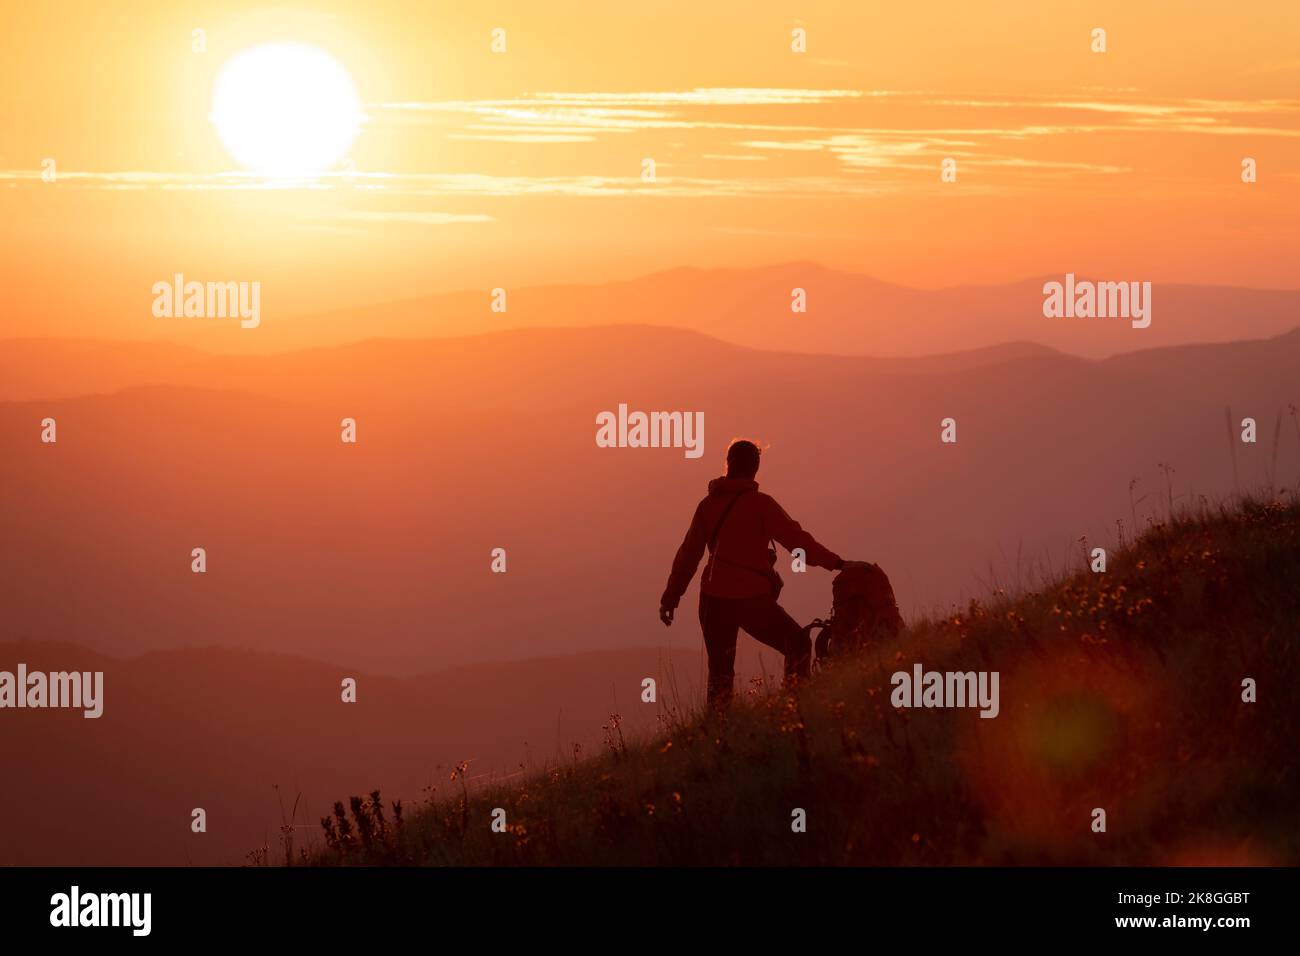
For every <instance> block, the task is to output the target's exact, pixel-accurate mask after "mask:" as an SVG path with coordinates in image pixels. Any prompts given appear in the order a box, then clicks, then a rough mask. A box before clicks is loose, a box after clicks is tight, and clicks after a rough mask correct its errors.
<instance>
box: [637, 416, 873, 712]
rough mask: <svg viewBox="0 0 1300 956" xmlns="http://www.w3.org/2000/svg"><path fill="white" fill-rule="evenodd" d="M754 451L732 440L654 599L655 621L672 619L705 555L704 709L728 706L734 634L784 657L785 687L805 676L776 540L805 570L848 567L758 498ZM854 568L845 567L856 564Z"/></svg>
mask: <svg viewBox="0 0 1300 956" xmlns="http://www.w3.org/2000/svg"><path fill="white" fill-rule="evenodd" d="M759 455H760V453H759V449H758V446H757V445H755V444H754V443H753V442H750V441H733V442H732V443H731V445H730V446H729V447H728V448H727V474H726V476H725V477H723V478H714V479H713V480H712V481H710V482H709V494H708V497H706V498H705V499H704V500H703V501H701V502H700V504H699V506H698V507H697V508H696V509H695V517H693V518H692V519H691V526H690V529H689V530H687V532H686V539H685V540H684V541H683V542H682V546H681V547H680V548H678V549H677V556H676V557H675V558H674V559H673V570H672V573H671V574H669V575H668V586H667V587H666V588H665V589H664V594H663V597H662V598H660V600H659V619H660V620H661V621H663V622H664V624H665V625H671V624H672V623H673V613H674V611H675V610H676V608H677V604H678V602H679V601H681V599H682V594H683V593H685V591H686V586H687V585H688V584H690V583H691V578H692V577H694V576H695V569H696V568H698V567H699V565H700V558H702V557H703V556H704V550H705V548H708V550H709V552H710V557H709V562H708V564H706V565H705V566H704V575H703V577H702V579H701V581H700V627H701V629H702V630H703V631H704V647H705V650H706V651H707V653H708V658H709V703H710V704H711V705H713V706H715V707H719V708H720V707H725V706H726V704H727V702H728V701H730V699H731V695H732V684H733V683H734V681H735V671H736V632H737V630H738V629H739V628H744V629H745V632H746V633H747V634H749V635H751V636H752V637H754V638H756V639H757V640H759V641H762V642H763V643H764V644H766V645H767V646H768V647H773V648H776V649H777V650H778V651H780V652H781V653H782V654H784V655H785V678H786V683H787V684H789V683H791V682H792V681H797V680H798V679H800V678H803V677H807V676H808V668H809V666H810V665H811V661H812V639H811V638H810V637H809V636H808V635H807V633H805V631H804V629H803V628H802V627H800V626H799V624H798V623H797V622H796V621H795V619H794V618H792V617H791V616H790V615H789V614H787V613H786V611H785V609H784V608H783V607H781V605H780V604H778V603H777V597H778V595H779V594H780V591H781V577H780V575H778V574H777V573H776V569H775V567H774V565H775V563H776V550H775V549H773V548H769V547H768V542H769V541H773V540H774V541H777V542H778V543H780V544H781V545H782V546H783V547H785V548H787V549H788V550H794V549H795V548H803V549H804V553H805V554H806V555H807V558H808V563H809V564H813V565H816V566H817V567H819V568H826V569H828V570H831V571H838V570H840V569H841V568H844V567H845V566H846V562H845V561H844V560H843V559H842V558H840V556H839V555H837V554H835V553H834V552H832V551H829V550H827V549H826V548H824V547H822V546H821V545H820V544H818V543H817V542H816V540H814V539H813V536H812V535H810V534H809V533H808V532H807V531H804V530H803V528H801V527H799V522H797V521H795V520H794V519H793V518H791V517H790V516H789V515H788V514H786V513H785V510H784V509H783V508H782V507H781V506H780V505H779V504H777V503H776V499H774V498H773V497H771V496H770V495H765V494H762V493H761V492H759V490H758V482H756V481H755V480H754V476H755V475H756V474H758V462H759ZM854 563H856V562H847V564H854Z"/></svg>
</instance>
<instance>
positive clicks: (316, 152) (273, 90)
mask: <svg viewBox="0 0 1300 956" xmlns="http://www.w3.org/2000/svg"><path fill="white" fill-rule="evenodd" d="M211 118H212V122H213V124H214V125H215V126H216V128H217V135H218V136H220V137H221V142H222V144H223V145H224V146H225V147H226V149H227V150H228V151H229V153H230V155H231V156H233V157H234V158H235V159H236V160H237V161H238V162H239V163H240V164H241V165H243V166H245V167H247V168H248V169H251V170H253V171H254V172H257V173H261V174H262V175H264V176H270V177H275V178H284V179H300V178H303V177H307V176H313V175H315V174H317V173H320V172H323V171H324V170H327V169H329V168H330V167H332V166H333V165H335V164H336V163H337V162H338V161H339V160H341V159H342V158H343V157H344V156H346V155H347V151H348V148H349V147H351V145H352V141H353V140H354V139H355V138H356V135H357V132H358V131H359V130H360V128H361V124H362V122H363V121H364V119H365V117H364V115H363V114H362V112H361V102H360V100H359V98H358V97H357V90H356V87H355V86H353V84H352V78H351V77H349V76H348V73H347V71H346V70H345V69H343V67H342V66H341V65H339V63H338V61H337V60H335V59H334V58H333V57H331V56H330V55H329V54H328V53H326V52H324V51H323V50H320V49H317V48H316V47H313V46H307V45H306V44H302V43H269V44H266V45H264V46H257V47H253V48H251V49H248V50H244V51H243V52H241V53H237V54H235V56H233V57H231V58H230V60H228V61H227V62H226V64H225V65H224V66H223V67H222V68H221V73H220V74H219V75H218V76H217V82H216V86H215V88H214V89H213V92H212V116H211Z"/></svg>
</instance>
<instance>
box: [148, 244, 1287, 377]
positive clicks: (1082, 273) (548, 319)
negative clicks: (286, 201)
mask: <svg viewBox="0 0 1300 956" xmlns="http://www.w3.org/2000/svg"><path fill="white" fill-rule="evenodd" d="M1067 272H1073V273H1076V274H1077V276H1078V278H1080V279H1083V278H1089V279H1093V280H1104V281H1133V280H1141V279H1148V280H1149V279H1150V277H1143V276H1133V275H1100V276H1094V275H1091V274H1090V273H1089V272H1088V271H1087V270H1078V269H1072V268H1071V267H1070V266H1069V265H1068V264H1063V265H1062V269H1061V273H1060V274H1058V275H1050V276H1043V277H1039V278H1033V279H1027V280H1023V281H1019V282H1010V283H1000V284H990V285H958V286H950V287H946V288H939V289H916V288H910V287H907V286H901V285H896V284H893V283H889V282H884V281H881V280H879V279H875V278H872V277H870V276H867V275H862V274H858V273H852V272H843V271H838V270H834V269H828V268H826V267H824V266H820V265H817V264H815V263H811V262H790V263H782V264H778V265H771V266H759V267H754V268H748V269H699V268H689V267H688V268H679V269H671V270H667V271H663V272H657V273H652V274H650V275H645V276H640V277H637V278H632V279H626V280H619V281H612V282H606V283H601V284H593V285H578V284H566V285H545V286H520V287H512V286H511V285H510V283H509V279H508V277H505V278H503V279H502V281H501V284H500V286H499V288H501V289H503V290H504V292H505V295H506V299H505V304H506V310H505V311H504V312H500V311H493V310H492V308H491V306H492V303H493V290H492V289H489V288H483V289H468V290H462V291H457V292H447V293H441V294H437V295H430V296H427V297H422V298H418V299H406V300H398V301H393V302H384V303H377V304H374V305H367V306H364V307H355V308H346V309H341V310H337V311H332V312H324V313H319V314H313V315H301V314H298V315H293V314H285V313H283V312H281V311H278V310H276V309H275V308H274V307H273V306H271V305H270V304H268V305H267V307H266V309H265V310H264V314H263V321H262V325H261V326H260V327H259V328H257V329H256V330H241V329H239V328H238V326H237V324H233V325H232V323H231V322H230V321H229V320H201V319H181V318H176V319H155V318H153V317H152V316H149V315H146V314H142V315H141V316H140V317H139V321H138V322H133V323H130V324H129V327H131V328H134V329H138V330H139V333H140V334H141V335H142V336H149V337H157V338H161V339H166V340H167V341H171V342H177V343H182V344H186V345H195V346H198V347H201V348H203V349H205V350H208V351H213V352H244V353H265V352H267V351H286V350H291V349H300V348H304V347H309V346H318V345H339V344H343V343H347V342H357V341H361V340H365V339H371V338H377V337H386V338H394V337H396V338H429V337H439V336H448V335H473V334H477V333H481V332H484V331H491V330H501V329H513V328H543V327H547V328H549V327H588V326H594V325H608V324H628V325H659V326H669V327H673V328H682V329H689V330H692V331H696V332H701V333H704V334H707V335H712V336H714V337H716V338H719V339H722V340H723V341H726V342H730V343H732V344H736V345H743V346H747V347H752V348H761V349H765V350H771V351H783V352H799V353H806V354H832V355H866V356H876V357H885V358H888V357H901V356H921V355H935V354H946V353H954V352H966V351H970V350H972V349H980V348H986V347H989V346H994V345H998V344H1000V343H1005V342H1012V341H1023V342H1029V343H1035V344H1038V345H1044V346H1048V347H1050V348H1053V349H1056V350H1058V351H1062V352H1065V353H1068V354H1071V355H1079V356H1086V357H1091V358H1100V357H1104V356H1108V355H1113V354H1118V353H1122V352H1128V351H1132V350H1135V349H1145V348H1152V347H1160V346H1167V345H1182V344H1190V343H1202V342H1204V343H1210V342H1225V341H1232V340H1236V339H1244V338H1266V337H1268V336H1271V335H1276V334H1279V333H1281V332H1284V331H1286V330H1288V329H1290V328H1293V327H1295V325H1296V324H1297V323H1298V322H1300V290H1273V289H1246V288H1238V287H1232V286H1215V285H1196V284H1189V283H1175V282H1161V281H1158V280H1151V281H1152V286H1153V289H1152V299H1153V303H1152V305H1153V314H1152V324H1151V327H1150V328H1147V329H1133V328H1131V327H1130V325H1129V323H1128V322H1127V321H1125V320H1119V319H1048V318H1045V317H1044V316H1043V285H1044V283H1045V282H1048V281H1060V280H1061V279H1062V278H1063V276H1064V275H1065V274H1066V273H1067ZM795 289H802V290H803V291H804V294H805V296H806V302H807V311H806V312H803V313H795V312H792V310H791V302H792V293H793V290H795ZM269 295H270V292H269V291H268V296H269ZM271 301H273V299H271V298H268V303H270V302H271Z"/></svg>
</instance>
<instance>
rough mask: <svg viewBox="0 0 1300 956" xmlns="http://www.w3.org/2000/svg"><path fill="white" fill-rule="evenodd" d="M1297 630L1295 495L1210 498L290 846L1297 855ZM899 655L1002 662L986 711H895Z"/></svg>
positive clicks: (419, 858)
mask: <svg viewBox="0 0 1300 956" xmlns="http://www.w3.org/2000/svg"><path fill="white" fill-rule="evenodd" d="M1081 547H1083V543H1082V542H1081ZM1297 635H1300V506H1297V505H1296V504H1295V503H1294V502H1292V503H1291V504H1288V505H1282V504H1276V503H1274V504H1269V505H1259V504H1248V505H1245V506H1243V507H1242V508H1241V509H1239V510H1235V511H1231V512H1229V511H1227V510H1224V509H1217V510H1210V509H1206V510H1203V511H1202V512H1201V513H1199V514H1195V515H1190V514H1189V515H1184V516H1183V517H1181V518H1179V519H1178V520H1176V521H1174V522H1171V523H1165V524H1156V525H1153V526H1151V527H1149V528H1148V529H1147V531H1146V533H1145V534H1144V535H1143V536H1142V537H1141V538H1140V539H1139V540H1138V541H1137V542H1136V543H1135V544H1132V545H1130V546H1129V547H1127V548H1125V549H1123V550H1122V551H1121V552H1120V553H1112V554H1111V555H1110V556H1109V563H1108V569H1107V571H1106V573H1104V574H1096V573H1093V572H1091V571H1087V570H1083V571H1080V572H1079V573H1077V574H1074V575H1073V576H1070V577H1068V578H1067V579H1064V580H1059V581H1056V582H1054V583H1052V584H1051V585H1048V586H1044V587H1042V588H1040V589H1039V590H1037V591H1035V592H1031V593H1028V594H1026V595H1023V596H1022V597H1020V598H1019V599H1016V600H1010V599H999V600H994V601H992V602H991V603H986V604H980V603H972V604H971V605H970V606H969V607H968V608H967V609H965V610H963V611H962V612H961V613H959V614H954V615H953V616H952V617H950V618H947V619H944V620H934V621H927V622H923V623H920V624H918V625H916V626H913V627H912V628H911V630H910V632H908V633H905V634H904V635H903V636H902V637H901V638H900V639H899V640H898V641H897V642H896V643H895V644H892V645H890V646H883V647H877V648H873V649H871V650H869V651H868V652H866V653H864V654H862V655H861V656H859V657H858V658H856V659H853V660H848V661H844V662H842V663H839V664H837V665H836V666H834V667H829V668H826V669H824V670H823V671H821V672H820V673H819V674H818V675H817V676H816V677H815V679H814V680H813V681H812V682H811V683H810V684H809V685H807V686H806V687H805V688H803V690H802V692H801V693H799V694H798V695H797V696H786V695H784V694H782V693H780V692H778V691H777V690H776V689H774V688H766V687H752V688H750V689H749V692H748V693H747V694H744V695H742V696H743V699H742V700H740V701H738V703H737V705H736V706H735V707H734V708H733V709H732V711H731V712H730V714H729V715H728V717H727V718H726V720H725V721H718V720H716V719H699V718H692V717H680V718H678V719H676V720H674V721H672V722H671V723H670V724H669V725H667V726H665V727H664V729H663V731H662V732H661V734H660V735H659V736H657V737H656V738H655V739H653V740H645V741H637V742H631V741H626V740H624V739H622V737H621V735H620V733H619V726H618V724H619V718H618V717H611V719H610V723H609V725H608V726H607V731H608V737H609V739H608V742H607V747H606V752H605V753H604V754H603V755H601V756H600V757H599V758H596V759H589V760H586V761H581V762H577V761H575V762H574V763H572V764H570V765H565V766H556V767H554V768H552V769H550V770H549V772H547V773H544V774H540V775H537V776H534V777H532V778H531V779H528V780H527V781H526V782H523V783H518V784H516V785H512V786H502V787H499V788H498V789H495V790H492V791H486V792H479V793H474V792H469V791H467V790H466V789H464V788H463V787H462V781H461V780H460V779H458V776H457V774H455V773H454V772H453V773H452V774H451V778H450V779H447V780H445V781H444V783H443V785H442V786H441V787H440V788H439V789H438V790H437V791H436V792H434V794H433V795H432V798H431V799H430V800H429V801H428V802H425V803H423V804H421V805H419V806H410V805H407V806H404V807H402V808H401V809H400V812H395V808H394V807H393V806H392V805H391V804H390V803H388V802H387V801H386V800H382V799H381V800H379V801H377V800H376V799H375V798H374V797H359V798H353V800H352V801H351V802H350V803H351V808H350V809H347V808H344V807H343V806H342V805H341V804H340V805H339V806H338V807H337V808H336V813H337V815H336V817H333V818H330V819H329V820H328V821H326V834H325V839H324V840H322V841H321V842H322V843H327V844H328V846H322V847H320V848H319V849H318V850H317V851H316V852H315V853H314V854H311V855H307V858H308V859H311V860H312V861H313V862H316V863H321V864H335V863H352V864H410V863H415V864H435V865H437V864H469V865H475V864H561V865H564V864H597V865H600V864H760V865H761V864H823V865H836V864H1064V863H1072V864H1097V865H1106V864H1121V863H1122V864H1200V863H1206V864H1209V863H1221V864H1233V863H1264V864H1269V863H1288V864H1296V863H1300V825H1298V824H1297V818H1296V815H1295V808H1296V806H1300V779H1298V778H1297V768H1296V761H1295V753H1296V743H1295V741H1296V732H1297V730H1300V719H1298V718H1300V704H1298V703H1297V697H1296V688H1297V684H1298V681H1300V668H1298V665H1297V640H1298V636H1297ZM915 661H919V662H921V663H922V664H924V665H925V667H926V669H933V670H961V671H965V670H996V671H998V672H999V673H1000V698H1001V712H1000V714H999V715H998V716H997V717H996V718H994V719H981V718H980V717H979V716H978V713H977V712H976V711H975V710H956V709H924V710H923V709H914V710H910V711H904V710H897V709H895V708H894V707H892V706H891V705H890V691H891V686H890V675H891V674H892V673H893V672H894V671H898V670H908V671H910V670H911V668H912V664H913V662H915ZM1248 677H1249V678H1253V679H1254V680H1255V681H1256V682H1257V685H1258V701H1257V702H1255V703H1245V702H1243V700H1242V681H1243V679H1244V678H1248ZM642 706H651V705H648V704H647V705H642ZM401 732H405V728H403V730H402V731H401ZM498 807H499V808H502V809H504V810H505V813H506V817H505V820H506V824H507V830H506V832H504V833H498V832H493V830H492V828H491V819H492V811H493V809H494V808H498ZM796 808H801V809H803V810H804V811H806V814H807V830H806V832H804V833H794V832H792V829H791V820H792V812H793V811H794V810H795V809H796ZM1094 808H1103V809H1104V810H1105V811H1106V816H1107V828H1106V832H1104V833H1097V832H1093V829H1092V821H1093V810H1094ZM300 845H301V844H300ZM271 855H272V858H273V859H274V856H275V855H276V853H275V851H271ZM281 856H282V854H281ZM301 858H302V857H300V859H301Z"/></svg>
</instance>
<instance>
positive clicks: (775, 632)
mask: <svg viewBox="0 0 1300 956" xmlns="http://www.w3.org/2000/svg"><path fill="white" fill-rule="evenodd" d="M740 626H741V627H743V628H744V629H745V633H747V634H749V635H750V636H752V637H753V638H754V639H755V640H757V641H762V642H763V643H764V644H766V645H767V646H768V647H771V648H775V649H776V650H778V651H780V652H781V653H782V654H784V655H785V678H786V681H787V682H789V681H790V680H791V679H792V678H793V679H795V680H798V679H800V678H804V677H807V676H808V673H809V671H810V670H811V668H812V638H811V637H809V636H808V632H807V631H805V630H804V629H803V628H802V627H800V626H799V622H798V621H796V620H795V619H794V618H792V617H791V616H790V615H789V614H787V613H786V610H785V608H783V607H781V605H779V604H777V603H776V601H774V600H772V599H771V598H768V597H763V598H754V599H752V600H750V601H745V602H743V607H742V608H741V614H740Z"/></svg>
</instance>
